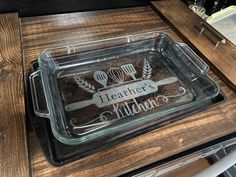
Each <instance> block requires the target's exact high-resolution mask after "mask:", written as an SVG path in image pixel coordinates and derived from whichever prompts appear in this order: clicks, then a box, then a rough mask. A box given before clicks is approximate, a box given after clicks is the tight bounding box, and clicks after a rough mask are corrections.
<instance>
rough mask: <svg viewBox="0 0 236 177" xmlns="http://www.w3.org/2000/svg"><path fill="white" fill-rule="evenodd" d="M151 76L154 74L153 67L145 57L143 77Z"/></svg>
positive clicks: (148, 77)
mask: <svg viewBox="0 0 236 177" xmlns="http://www.w3.org/2000/svg"><path fill="white" fill-rule="evenodd" d="M151 76H152V67H151V65H150V64H149V62H148V60H146V59H144V62H143V75H142V78H143V79H145V80H146V79H150V77H151Z"/></svg>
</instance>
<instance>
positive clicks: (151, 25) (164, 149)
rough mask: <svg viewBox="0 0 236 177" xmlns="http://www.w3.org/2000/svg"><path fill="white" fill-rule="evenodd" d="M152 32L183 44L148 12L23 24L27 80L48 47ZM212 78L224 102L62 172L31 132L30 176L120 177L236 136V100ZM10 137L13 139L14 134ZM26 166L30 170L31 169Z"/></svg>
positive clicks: (73, 15) (75, 15)
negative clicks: (194, 148)
mask: <svg viewBox="0 0 236 177" xmlns="http://www.w3.org/2000/svg"><path fill="white" fill-rule="evenodd" d="M0 30H1V29H0ZM153 30H160V31H165V32H168V33H169V34H170V35H171V36H172V37H173V38H174V39H176V40H177V41H181V39H180V38H179V37H178V36H177V35H176V33H175V32H174V31H173V30H172V29H171V28H170V27H169V26H168V25H167V24H166V23H165V22H164V21H163V20H161V18H160V17H159V16H158V15H157V14H156V13H155V12H154V11H153V10H152V9H151V8H150V7H137V8H127V9H117V10H105V11H96V12H82V13H71V14H61V15H51V16H42V17H29V18H22V19H21V33H22V49H23V71H24V75H26V73H27V71H28V68H29V65H30V62H31V61H32V60H35V59H36V58H37V56H38V55H39V54H40V53H41V52H42V51H43V50H45V49H46V48H48V47H57V46H63V45H67V44H76V43H79V42H85V41H91V40H96V39H102V38H108V37H114V36H121V35H126V34H133V33H139V32H145V31H153ZM0 34H1V33H0ZM18 67H20V66H18ZM211 76H212V77H213V78H214V79H215V80H216V81H217V82H218V83H219V85H220V87H221V89H222V91H223V92H224V94H225V95H226V98H227V100H226V102H224V103H222V104H220V105H218V106H215V107H213V108H211V109H208V110H207V111H204V112H201V113H199V114H196V115H194V116H190V117H188V118H185V119H183V120H181V121H178V122H176V123H173V124H171V125H168V126H165V127H163V128H160V129H158V130H155V131H152V132H150V133H147V134H144V135H142V136H139V137H137V138H134V139H132V140H129V141H127V142H124V143H122V144H119V145H117V146H115V147H113V148H111V149H108V150H104V151H102V152H99V153H96V154H94V155H91V156H89V157H86V158H83V159H81V160H78V161H75V162H73V163H71V164H68V165H65V166H63V167H59V168H57V167H53V166H51V165H50V164H49V163H48V162H47V160H46V159H45V156H44V155H43V153H42V150H41V149H40V147H39V144H38V142H37V139H36V137H35V135H34V133H33V132H32V131H30V132H29V139H28V143H29V155H30V158H29V164H30V173H31V175H32V176H117V175H119V174H124V173H126V172H128V171H131V170H134V169H137V168H140V167H142V166H145V165H148V164H150V163H152V162H155V161H158V160H160V159H163V158H166V157H169V156H171V155H173V154H176V153H178V152H181V151H184V150H186V149H189V148H192V147H195V146H197V145H200V144H203V143H205V142H208V141H211V140H214V139H216V138H219V137H222V136H224V135H226V134H229V133H232V132H235V131H236V96H235V94H234V93H233V92H232V91H231V90H230V89H229V88H228V87H227V86H225V84H224V83H223V82H222V81H221V80H220V79H219V78H218V77H217V76H216V75H215V74H214V73H212V72H211ZM15 80H16V79H15ZM5 87H6V86H5ZM18 89H19V88H18ZM0 100H1V99H0ZM1 102H2V100H1ZM2 104H3V103H2ZM22 104H23V102H22ZM0 105H1V104H0ZM22 109H23V108H21V110H22ZM3 111H4V110H3ZM6 115H7V114H6ZM10 118H11V117H10V116H9V119H10ZM1 119H2V117H1ZM15 124H16V122H14V125H15ZM0 125H1V124H0ZM0 127H1V126H0ZM9 136H11V137H12V138H13V137H14V135H10V133H9ZM22 139H23V140H24V141H25V139H24V138H22ZM0 143H1V144H2V142H1V141H0ZM8 146H9V145H8ZM18 148H20V147H17V148H16V149H17V150H18ZM24 149H26V148H24ZM18 153H20V152H19V150H18ZM24 155H26V156H27V154H24ZM22 158H23V157H21V159H22ZM0 162H1V163H2V161H1V160H0ZM12 163H13V162H12ZM14 164H16V162H15V163H14ZM25 165H26V167H27V163H26V164H25ZM8 168H10V164H8V166H4V167H3V168H2V169H3V170H5V171H6V169H8ZM5 171H2V170H1V173H2V174H4V175H5V173H4V172H5ZM6 174H7V173H6ZM27 175H28V173H27V172H25V176H27ZM9 176H10V175H9Z"/></svg>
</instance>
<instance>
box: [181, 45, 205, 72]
mask: <svg viewBox="0 0 236 177" xmlns="http://www.w3.org/2000/svg"><path fill="white" fill-rule="evenodd" d="M179 46H180V49H181V50H182V52H183V53H184V54H185V55H186V56H187V58H188V59H189V60H190V61H191V62H192V63H193V64H194V65H195V66H196V67H197V68H198V69H199V70H200V72H201V73H203V74H207V72H208V71H209V66H208V65H207V64H206V63H205V62H204V61H203V60H202V59H201V58H200V57H199V56H198V55H197V54H196V53H195V52H194V51H193V50H192V49H191V48H190V47H189V46H188V45H187V44H185V43H179Z"/></svg>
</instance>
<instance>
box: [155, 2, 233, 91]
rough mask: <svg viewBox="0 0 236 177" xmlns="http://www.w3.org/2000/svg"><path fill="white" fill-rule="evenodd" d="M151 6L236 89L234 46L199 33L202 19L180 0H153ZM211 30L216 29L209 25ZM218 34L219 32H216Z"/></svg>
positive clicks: (212, 35) (209, 35)
mask: <svg viewBox="0 0 236 177" xmlns="http://www.w3.org/2000/svg"><path fill="white" fill-rule="evenodd" d="M152 7H153V9H154V10H156V11H157V12H158V14H161V15H162V16H163V17H164V18H165V19H166V20H167V21H168V22H170V23H171V24H172V25H173V27H174V28H175V29H176V30H177V31H178V32H179V33H181V35H182V36H183V37H184V38H185V40H186V41H188V42H189V43H190V44H191V45H192V46H194V47H195V48H196V49H197V50H198V51H199V52H201V54H202V55H203V56H204V57H205V59H206V61H207V62H208V63H209V64H211V66H212V67H214V70H216V71H217V74H218V75H219V76H220V77H221V79H223V80H224V81H225V83H227V84H228V85H229V86H230V87H231V88H232V89H234V91H236V46H235V45H233V44H232V43H230V42H229V41H228V40H227V39H226V44H220V45H219V46H218V47H217V48H216V50H214V47H215V44H216V38H218V37H215V35H214V34H213V33H212V32H210V33H209V32H207V31H208V30H205V31H206V32H204V33H203V34H202V35H199V32H200V29H201V25H200V24H201V22H203V21H204V20H203V19H202V18H200V17H199V16H198V15H196V14H195V13H194V12H193V11H192V10H190V9H189V8H187V7H186V5H185V4H184V3H183V2H181V1H180V0H169V1H153V2H152ZM210 30H211V31H213V32H214V31H216V30H215V29H214V28H212V27H210ZM217 34H218V35H219V33H217Z"/></svg>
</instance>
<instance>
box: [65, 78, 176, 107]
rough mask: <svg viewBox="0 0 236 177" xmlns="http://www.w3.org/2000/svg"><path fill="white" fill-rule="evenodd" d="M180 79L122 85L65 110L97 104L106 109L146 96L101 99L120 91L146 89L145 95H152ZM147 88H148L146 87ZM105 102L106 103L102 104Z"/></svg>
mask: <svg viewBox="0 0 236 177" xmlns="http://www.w3.org/2000/svg"><path fill="white" fill-rule="evenodd" d="M177 80H178V79H177V78H176V77H168V78H165V79H162V80H160V81H157V82H153V81H152V80H141V81H139V82H134V83H132V84H129V85H122V86H119V87H115V88H111V89H109V90H104V91H100V92H97V93H95V94H93V98H92V99H89V100H83V101H79V102H76V103H71V104H68V105H66V106H65V110H66V111H74V110H76V109H81V108H84V107H86V106H89V105H91V104H96V106H97V107H100V108H102V107H104V106H108V105H112V104H115V103H119V102H122V101H125V100H127V99H133V98H136V97H138V96H142V95H144V94H143V93H142V92H136V93H133V94H129V95H127V97H122V98H118V99H116V100H111V101H110V100H106V101H104V100H102V99H101V97H103V96H104V97H105V95H106V97H111V95H112V94H114V93H116V92H119V90H128V89H130V88H131V89H132V88H145V91H144V92H145V94H146V95H147V94H150V93H154V92H157V91H158V86H161V85H166V84H171V83H174V82H176V81H177ZM145 86H146V87H145ZM102 101H104V102H102Z"/></svg>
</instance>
